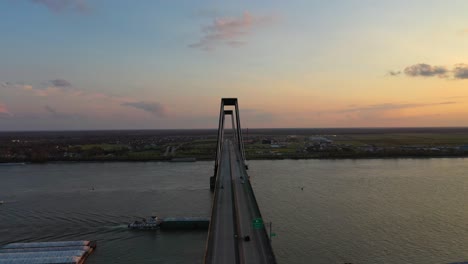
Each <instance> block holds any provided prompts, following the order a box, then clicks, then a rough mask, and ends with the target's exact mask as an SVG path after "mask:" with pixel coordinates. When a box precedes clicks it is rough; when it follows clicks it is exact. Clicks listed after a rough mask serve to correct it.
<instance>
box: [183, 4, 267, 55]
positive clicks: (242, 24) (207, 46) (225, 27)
mask: <svg viewBox="0 0 468 264" xmlns="http://www.w3.org/2000/svg"><path fill="white" fill-rule="evenodd" d="M274 20H275V19H274V17H272V16H254V15H252V14H250V13H249V12H244V14H243V15H242V16H241V17H224V18H218V19H215V20H214V21H213V23H212V24H211V25H209V26H205V27H202V32H203V36H202V37H201V39H200V40H199V41H198V42H197V43H193V44H190V45H189V47H191V48H200V49H203V50H212V49H214V48H215V46H218V45H223V44H224V45H229V46H231V47H238V46H241V45H243V44H245V43H246V42H245V40H242V37H244V36H246V35H248V34H250V33H251V32H252V30H253V29H254V28H259V27H261V26H264V25H268V24H271V23H272V22H273V21H274Z"/></svg>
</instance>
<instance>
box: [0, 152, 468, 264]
mask: <svg viewBox="0 0 468 264" xmlns="http://www.w3.org/2000/svg"><path fill="white" fill-rule="evenodd" d="M249 168H250V170H249V174H250V176H251V182H252V185H253V188H254V190H255V194H256V197H257V200H258V203H259V205H260V208H261V211H262V214H263V218H264V221H265V222H269V221H271V222H272V223H273V224H272V226H273V233H275V234H276V236H275V237H273V241H272V243H273V248H274V252H275V254H276V257H277V259H278V262H279V263H345V262H350V263H450V262H461V261H468V250H466V249H467V248H468V195H467V193H468V173H467V172H468V159H462V158H447V159H445V158H440V159H369V160H365V159H363V160H277V161H276V160H275V161H270V160H264V161H250V162H249ZM212 171H213V162H194V163H165V162H132V163H126V162H118V163H51V164H44V165H36V164H27V165H18V166H0V201H1V200H3V201H4V203H3V204H2V205H0V246H1V245H3V244H6V243H10V242H24V241H54V240H81V239H83V240H97V241H98V248H97V250H96V251H95V252H94V253H93V254H92V255H91V257H90V258H89V259H88V262H87V263H91V264H92V263H190V264H192V263H201V262H202V259H203V253H204V249H205V241H206V232H205V231H150V232H147V231H130V230H127V228H126V224H127V223H129V222H131V221H133V220H135V219H138V218H142V217H147V216H149V215H151V214H153V213H155V214H157V215H158V216H161V217H166V216H205V217H206V216H209V212H210V208H211V204H210V201H211V193H210V191H209V176H211V174H212Z"/></svg>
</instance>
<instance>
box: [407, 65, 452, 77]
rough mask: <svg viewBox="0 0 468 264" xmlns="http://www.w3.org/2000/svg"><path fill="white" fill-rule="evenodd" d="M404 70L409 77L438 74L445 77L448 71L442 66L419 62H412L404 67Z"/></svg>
mask: <svg viewBox="0 0 468 264" xmlns="http://www.w3.org/2000/svg"><path fill="white" fill-rule="evenodd" d="M404 72H405V74H406V75H407V76H411V77H417V76H422V77H432V76H438V77H441V78H445V77H447V73H448V72H449V70H448V69H447V68H445V67H443V66H431V65H429V64H425V63H419V64H414V65H411V66H408V67H406V68H405V70H404Z"/></svg>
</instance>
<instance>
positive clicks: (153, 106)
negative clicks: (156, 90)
mask: <svg viewBox="0 0 468 264" xmlns="http://www.w3.org/2000/svg"><path fill="white" fill-rule="evenodd" d="M121 105H122V106H129V107H133V108H136V109H140V110H143V111H146V112H148V113H151V114H153V115H155V116H158V117H163V116H165V114H166V111H165V109H164V107H163V106H162V105H161V104H160V103H158V102H144V101H139V102H125V103H122V104H121Z"/></svg>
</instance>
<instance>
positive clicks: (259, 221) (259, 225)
mask: <svg viewBox="0 0 468 264" xmlns="http://www.w3.org/2000/svg"><path fill="white" fill-rule="evenodd" d="M252 225H253V227H254V229H261V228H263V220H262V219H261V218H255V219H254V220H253V221H252Z"/></svg>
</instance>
